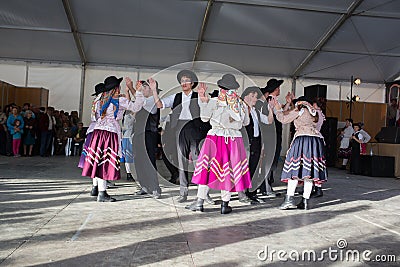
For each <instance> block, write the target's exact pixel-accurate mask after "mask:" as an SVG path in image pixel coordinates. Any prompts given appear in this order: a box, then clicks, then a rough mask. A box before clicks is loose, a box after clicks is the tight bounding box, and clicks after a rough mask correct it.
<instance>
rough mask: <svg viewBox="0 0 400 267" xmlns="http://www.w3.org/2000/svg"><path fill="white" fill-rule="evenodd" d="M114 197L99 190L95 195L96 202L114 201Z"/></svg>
mask: <svg viewBox="0 0 400 267" xmlns="http://www.w3.org/2000/svg"><path fill="white" fill-rule="evenodd" d="M114 201H116V200H115V198H112V197H110V196H109V195H108V194H107V192H106V191H100V192H99V195H98V196H97V202H114Z"/></svg>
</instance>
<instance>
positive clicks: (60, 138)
mask: <svg viewBox="0 0 400 267" xmlns="http://www.w3.org/2000/svg"><path fill="white" fill-rule="evenodd" d="M71 137H72V132H71V127H69V123H68V122H64V123H63V127H61V128H60V129H58V130H57V135H56V144H55V151H56V152H55V154H56V155H63V154H65V145H66V144H67V141H68V138H71Z"/></svg>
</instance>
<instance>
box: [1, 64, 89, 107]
mask: <svg viewBox="0 0 400 267" xmlns="http://www.w3.org/2000/svg"><path fill="white" fill-rule="evenodd" d="M81 74H82V70H81V67H80V66H77V65H61V64H40V63H22V62H9V61H3V62H0V80H2V81H5V82H8V83H10V84H13V85H16V86H28V87H43V88H46V89H49V106H53V107H55V108H56V109H60V110H61V109H63V110H65V111H68V112H69V111H72V110H79V97H80V87H81Z"/></svg>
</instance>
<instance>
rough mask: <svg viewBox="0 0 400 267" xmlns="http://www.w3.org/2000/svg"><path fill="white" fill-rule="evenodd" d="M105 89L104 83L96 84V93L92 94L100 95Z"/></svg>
mask: <svg viewBox="0 0 400 267" xmlns="http://www.w3.org/2000/svg"><path fill="white" fill-rule="evenodd" d="M104 89H105V87H104V83H98V84H96V86H95V87H94V93H93V94H92V96H95V95H99V94H101V93H103V92H104Z"/></svg>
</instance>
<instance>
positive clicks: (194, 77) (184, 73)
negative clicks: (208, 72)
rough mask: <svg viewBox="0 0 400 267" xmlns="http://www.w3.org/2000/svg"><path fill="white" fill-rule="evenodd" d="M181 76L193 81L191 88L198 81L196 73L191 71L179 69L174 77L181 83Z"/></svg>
mask: <svg viewBox="0 0 400 267" xmlns="http://www.w3.org/2000/svg"><path fill="white" fill-rule="evenodd" d="M183 76H186V77H188V78H190V80H191V81H192V83H193V85H192V89H194V88H196V86H197V84H198V83H199V79H198V78H197V75H196V74H195V73H194V72H193V71H191V70H181V71H180V72H178V75H176V78H177V79H178V82H179V83H181V79H182V77H183Z"/></svg>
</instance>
